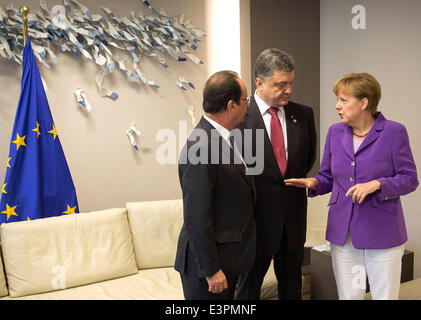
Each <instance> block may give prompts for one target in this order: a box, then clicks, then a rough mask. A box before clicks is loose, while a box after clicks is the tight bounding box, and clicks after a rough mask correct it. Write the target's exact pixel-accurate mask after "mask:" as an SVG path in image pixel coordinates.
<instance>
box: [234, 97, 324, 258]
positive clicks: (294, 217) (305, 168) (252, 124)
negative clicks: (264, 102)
mask: <svg viewBox="0 0 421 320" xmlns="http://www.w3.org/2000/svg"><path fill="white" fill-rule="evenodd" d="M284 108H285V115H286V124H287V139H288V163H287V168H286V171H285V177H282V175H281V173H280V170H279V167H278V164H277V162H276V158H275V155H274V153H273V149H272V144H271V142H270V139H269V136H268V134H267V131H266V127H265V124H264V122H263V118H262V115H261V113H260V110H259V107H258V106H257V104H256V101H255V99H254V97H253V98H252V100H251V103H250V107H249V108H248V110H247V114H246V116H245V118H244V122H243V123H242V124H240V125H239V129H241V130H244V129H253V130H252V133H253V135H252V136H253V144H252V150H253V154H255V152H256V151H255V150H256V139H255V137H256V136H255V135H256V131H255V130H254V129H264V169H263V172H262V173H261V174H259V175H256V176H254V178H255V183H256V190H257V199H256V209H255V218H256V226H257V251H258V253H259V254H260V255H264V256H272V255H273V254H274V253H276V252H277V250H278V249H279V247H280V243H281V240H282V232H283V230H284V226H285V229H286V233H287V240H288V246H289V247H290V248H291V249H293V250H295V249H299V248H300V247H302V246H303V245H304V243H305V241H306V224H307V196H306V190H305V189H301V188H296V187H287V186H285V184H284V178H285V179H287V178H304V177H306V176H307V174H308V172H309V171H310V170H311V168H312V167H313V164H314V161H315V159H316V141H317V137H316V129H315V124H314V115H313V110H312V109H311V108H310V107H307V106H304V105H301V104H297V103H294V102H292V101H290V102H289V103H288V104H287V105H286V106H285V107H284ZM246 162H247V159H246Z"/></svg>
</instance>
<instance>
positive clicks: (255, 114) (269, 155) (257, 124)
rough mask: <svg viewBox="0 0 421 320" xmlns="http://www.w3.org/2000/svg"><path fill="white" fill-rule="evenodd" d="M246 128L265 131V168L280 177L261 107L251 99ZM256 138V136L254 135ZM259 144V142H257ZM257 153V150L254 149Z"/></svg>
mask: <svg viewBox="0 0 421 320" xmlns="http://www.w3.org/2000/svg"><path fill="white" fill-rule="evenodd" d="M245 122H246V127H247V128H251V129H263V130H264V133H265V135H264V153H265V157H264V159H265V168H266V166H267V167H269V168H271V170H273V171H274V172H275V173H276V174H279V176H280V177H282V175H281V171H280V170H279V166H278V162H277V161H276V157H275V154H274V153H273V149H272V143H271V142H270V139H269V135H268V133H267V131H266V126H265V123H264V121H263V118H262V114H261V113H260V110H259V107H258V106H257V103H256V101H255V100H254V98H252V99H251V102H250V107H249V108H248V111H247V117H246V119H245ZM254 137H256V135H254ZM257 142H259V141H257ZM254 151H256V148H254Z"/></svg>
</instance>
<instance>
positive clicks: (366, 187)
mask: <svg viewBox="0 0 421 320" xmlns="http://www.w3.org/2000/svg"><path fill="white" fill-rule="evenodd" d="M380 188H381V184H380V182H379V181H378V180H371V181H369V182H366V183H358V184H356V185H355V186H352V187H351V188H349V189H348V191H347V192H346V194H345V196H347V197H348V196H352V202H356V201H358V203H359V204H361V203H362V202H363V201H364V199H365V197H366V196H368V195H369V194H371V193H373V192H375V191H377V190H380Z"/></svg>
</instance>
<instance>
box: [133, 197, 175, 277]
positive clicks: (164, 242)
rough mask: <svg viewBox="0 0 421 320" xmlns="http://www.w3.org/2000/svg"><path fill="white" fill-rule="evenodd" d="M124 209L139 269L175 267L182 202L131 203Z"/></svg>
mask: <svg viewBox="0 0 421 320" xmlns="http://www.w3.org/2000/svg"><path fill="white" fill-rule="evenodd" d="M126 206H127V209H128V216H129V225H130V230H131V232H132V238H133V247H134V251H135V256H136V262H137V267H138V269H148V268H158V267H171V266H174V260H175V254H176V251H177V242H178V235H179V233H180V230H181V226H182V225H183V201H182V200H161V201H142V202H130V203H127V204H126Z"/></svg>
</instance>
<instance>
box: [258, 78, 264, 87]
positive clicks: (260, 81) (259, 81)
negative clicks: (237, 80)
mask: <svg viewBox="0 0 421 320" xmlns="http://www.w3.org/2000/svg"><path fill="white" fill-rule="evenodd" d="M262 85H263V81H262V79H260V78H256V88H257V89H259V88H261V87H262Z"/></svg>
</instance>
